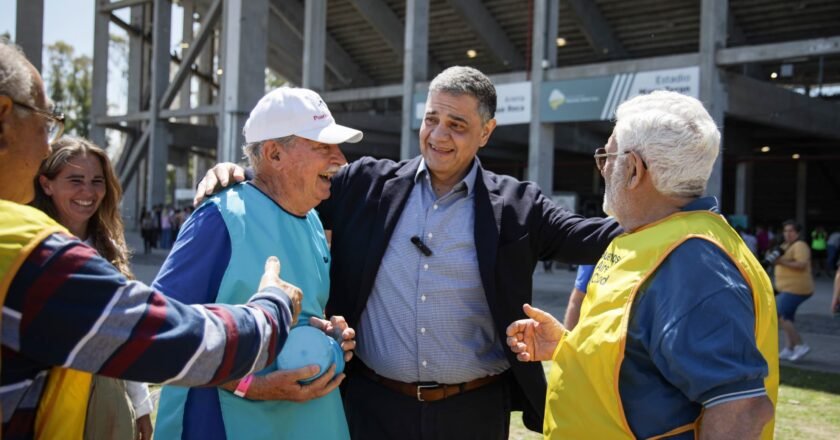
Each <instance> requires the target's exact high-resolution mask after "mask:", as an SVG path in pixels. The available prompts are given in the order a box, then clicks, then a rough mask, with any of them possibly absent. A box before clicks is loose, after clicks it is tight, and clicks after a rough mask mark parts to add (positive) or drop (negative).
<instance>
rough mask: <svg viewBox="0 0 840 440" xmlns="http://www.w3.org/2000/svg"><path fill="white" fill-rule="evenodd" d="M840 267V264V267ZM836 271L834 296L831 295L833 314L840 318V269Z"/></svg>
mask: <svg viewBox="0 0 840 440" xmlns="http://www.w3.org/2000/svg"><path fill="white" fill-rule="evenodd" d="M838 266H840V264H839V265H838ZM835 269H836V270H835V271H834V294H832V295H831V309H830V310H831V313H834V317H835V318H840V267H836V268H835Z"/></svg>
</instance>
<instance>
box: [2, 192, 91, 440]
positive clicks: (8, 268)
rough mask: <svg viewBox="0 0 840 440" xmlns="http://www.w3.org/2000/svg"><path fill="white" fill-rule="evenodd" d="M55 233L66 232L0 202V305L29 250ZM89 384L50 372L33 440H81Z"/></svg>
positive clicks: (76, 374) (71, 373) (35, 213)
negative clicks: (34, 439) (35, 439)
mask: <svg viewBox="0 0 840 440" xmlns="http://www.w3.org/2000/svg"><path fill="white" fill-rule="evenodd" d="M55 232H65V233H67V230H66V229H65V228H64V227H62V226H61V225H59V224H58V223H56V222H55V220H53V219H51V218H50V217H49V216H48V215H46V214H44V213H43V212H41V211H39V210H37V209H35V208H32V207H29V206H25V205H20V204H17V203H14V202H10V201H7V200H0V304H2V303H3V302H5V300H6V293H8V291H9V286H10V285H11V284H12V280H13V279H14V277H15V274H17V272H18V269H20V266H21V265H22V264H23V262H24V261H25V260H26V258H27V257H28V256H29V254H30V253H31V252H32V250H33V249H35V248H36V247H37V246H38V244H39V243H41V242H42V241H44V239H46V238H47V237H48V236H49V235H50V234H53V233H55ZM90 384H91V375H90V374H89V373H85V372H81V371H76V370H68V369H66V368H53V369H51V370H50V373H49V375H48V377H47V384H46V387H45V389H44V392H43V394H42V395H41V400H40V402H39V404H38V410H37V413H36V416H35V438H37V439H74V440H75V439H81V438H82V435H83V434H84V429H85V413H86V411H87V404H88V398H89V396H90Z"/></svg>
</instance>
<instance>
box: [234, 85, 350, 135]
mask: <svg viewBox="0 0 840 440" xmlns="http://www.w3.org/2000/svg"><path fill="white" fill-rule="evenodd" d="M242 132H243V133H244V134H245V142H259V141H264V140H268V139H276V138H281V137H285V136H291V135H295V136H300V137H302V138H306V139H309V140H313V141H316V142H323V143H325V144H341V143H344V142H351V143H355V142H359V141H360V140H362V132H361V131H359V130H355V129H352V128H349V127H345V126H343V125H338V124H336V123H335V120H334V119H333V117H332V114H331V113H330V109H328V108H327V104H325V103H324V100H323V99H321V97H320V96H319V95H318V94H317V93H315V92H313V91H312V90H309V89H300V88H296V87H280V88H277V89H274V90H272V91H271V92H269V93H268V94H267V95H265V96H263V97H262V98H261V99H260V101H259V102H258V103H257V105H256V106H255V107H254V109H253V110H251V115H250V116H249V117H248V120H247V121H245V128H244V129H243V130H242Z"/></svg>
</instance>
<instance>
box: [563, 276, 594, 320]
mask: <svg viewBox="0 0 840 440" xmlns="http://www.w3.org/2000/svg"><path fill="white" fill-rule="evenodd" d="M594 270H595V266H594V265H591V264H581V265H580V266H578V269H577V276H575V287H573V288H572V293H571V295H569V303H568V304H567V305H566V316H565V318H563V325H565V326H566V328H567V329H568V330H569V331H572V330H574V328H575V326H577V323H578V319H580V306H581V303H583V298H584V297H586V285H587V284H589V280H590V279H591V278H592V272H593V271H594Z"/></svg>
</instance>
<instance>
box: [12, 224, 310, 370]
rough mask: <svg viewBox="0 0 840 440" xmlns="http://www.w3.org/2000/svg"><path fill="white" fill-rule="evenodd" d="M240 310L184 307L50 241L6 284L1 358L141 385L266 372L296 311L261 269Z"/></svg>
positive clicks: (290, 295)
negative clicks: (14, 356) (16, 356)
mask: <svg viewBox="0 0 840 440" xmlns="http://www.w3.org/2000/svg"><path fill="white" fill-rule="evenodd" d="M266 272H267V273H266V274H265V275H264V277H263V282H262V283H261V285H260V291H259V292H258V293H257V294H256V295H254V297H252V298H251V301H250V302H249V303H248V304H247V305H245V306H229V305H223V304H214V305H211V306H189V305H185V304H183V303H180V302H178V301H175V300H173V299H170V298H168V297H166V296H165V295H163V294H161V293H160V292H157V291H155V290H153V289H152V288H150V287H148V286H146V285H144V284H142V283H139V282H136V281H126V280H125V278H124V277H123V276H122V275H121V274H120V273H119V272H118V271H117V270H116V269H115V268H114V267H113V266H111V265H110V264H109V263H108V262H107V261H105V260H104V259H102V258H101V257H100V256H99V255H98V254H96V252H95V251H94V250H93V249H91V248H89V247H87V246H85V245H84V244H82V243H81V242H79V241H78V240H77V239H75V238H73V237H69V236H65V235H62V234H53V235H51V236H50V237H48V238H47V239H46V240H44V242H42V243H41V244H40V245H39V246H38V247H37V248H36V249H35V250H34V251H33V252H32V254H30V256H29V258H28V259H27V260H26V261H25V262H24V263H23V265H22V266H21V268H20V269H19V270H18V272H17V274H16V275H15V278H14V280H13V281H12V284H11V286H10V288H9V293H8V297H7V299H6V302H5V304H4V309H5V310H4V311H5V312H6V313H4V314H5V315H6V316H4V320H5V322H4V327H5V326H6V325H10V326H9V327H7V328H14V329H17V330H18V331H16V332H4V334H3V345H4V349H6V348H8V349H11V350H13V351H16V352H19V353H20V354H22V355H24V356H26V357H29V358H30V359H34V360H36V361H39V362H42V363H44V364H47V365H55V366H65V367H70V368H74V369H78V370H82V371H89V372H93V373H96V374H101V375H105V376H111V377H118V378H123V379H128V380H134V381H142V382H153V383H161V382H169V383H173V384H177V385H184V386H196V385H206V384H216V383H221V382H225V381H228V380H231V379H235V378H239V377H242V376H244V375H245V374H247V373H249V372H251V371H253V370H256V369H261V368H263V367H264V366H266V365H267V364H268V363H270V362H272V361H273V360H274V358H275V356H276V354H277V353H278V352H279V350H280V349H281V348H282V346H283V343H284V342H285V340H286V336H287V335H288V332H289V326H290V325H291V324H292V322H293V321H294V319H295V315H293V313H295V314H296V313H297V312H298V311H299V310H300V297H301V293H300V291H299V290H298V291H286V292H284V291H283V290H281V286H283V284H281V280H280V279H279V262H277V260H276V259H273V262H272V263H269V264H267V269H266Z"/></svg>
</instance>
